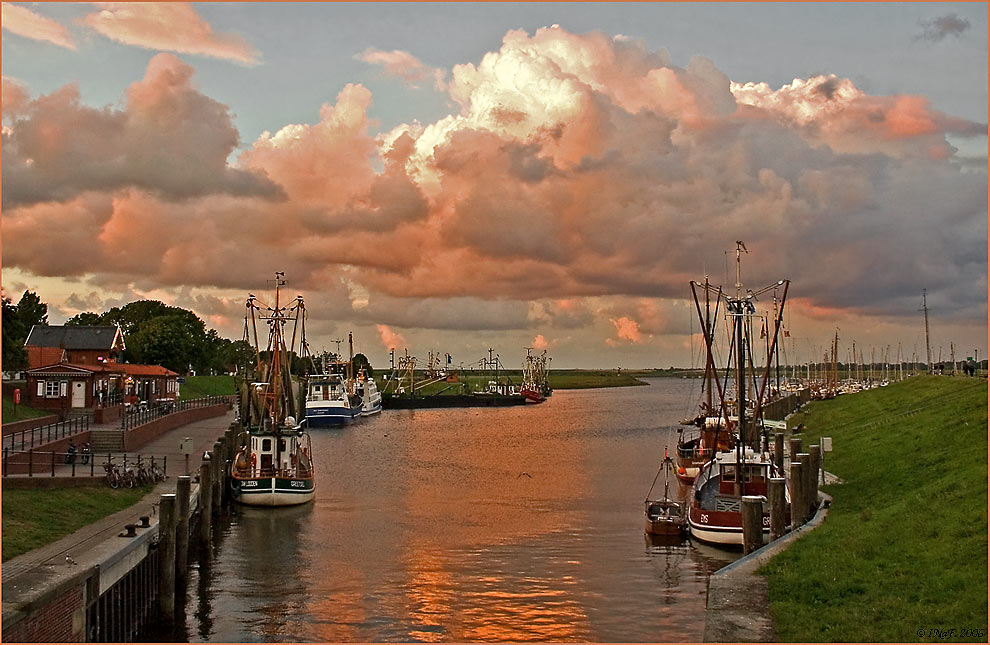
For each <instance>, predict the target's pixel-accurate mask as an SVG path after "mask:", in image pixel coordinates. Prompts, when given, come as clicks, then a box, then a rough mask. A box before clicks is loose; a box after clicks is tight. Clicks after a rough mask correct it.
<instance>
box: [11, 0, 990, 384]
mask: <svg viewBox="0 0 990 645" xmlns="http://www.w3.org/2000/svg"><path fill="white" fill-rule="evenodd" d="M2 8H3V15H2V20H0V22H2V43H0V45H2V72H3V88H2V127H3V133H2V145H3V153H4V154H3V161H2V170H3V174H2V211H3V212H2V226H0V232H2V242H3V245H2V253H3V255H2V267H3V273H2V284H3V291H4V294H5V295H8V296H10V297H12V298H13V299H14V300H15V301H16V300H17V299H18V298H19V297H20V294H21V293H22V292H23V291H24V290H25V289H30V290H33V291H36V292H37V293H38V295H39V296H40V297H41V298H42V300H43V301H45V302H47V303H48V305H49V321H50V322H51V323H53V324H59V323H61V322H63V321H64V320H65V319H67V318H69V317H71V316H73V315H75V314H78V313H80V312H83V311H93V312H97V313H100V312H102V311H105V310H107V309H109V308H110V307H112V306H119V305H122V304H126V303H127V302H131V301H133V300H137V299H142V298H153V299H158V300H161V301H163V302H166V303H168V304H171V305H176V306H180V307H185V308H187V309H191V310H193V311H195V312H196V313H197V314H198V315H200V316H201V317H202V318H203V319H204V320H205V321H206V322H207V325H208V326H210V327H213V328H215V329H217V331H219V332H220V333H221V335H224V336H226V337H228V338H234V339H237V338H240V337H241V333H242V329H243V326H244V321H243V315H244V301H245V299H246V297H247V294H248V293H249V292H250V293H254V294H256V295H258V296H259V297H261V298H262V299H263V300H265V301H268V302H270V301H271V300H272V296H271V294H272V290H271V279H272V278H273V276H274V272H275V271H283V272H285V275H286V280H287V283H288V285H287V289H289V291H290V295H291V296H294V295H295V294H297V293H298V294H301V295H303V296H304V298H305V300H306V304H307V309H308V312H309V318H308V320H307V332H308V334H309V341H310V345H311V346H312V347H313V348H314V349H316V350H320V349H330V350H335V349H336V344H335V343H334V340H336V339H341V338H346V337H347V333H348V332H353V334H354V340H355V349H356V351H361V352H363V353H365V354H366V355H367V356H368V357H369V359H370V360H371V363H372V365H373V366H376V367H378V366H385V365H387V364H388V352H389V349H390V348H393V347H394V348H396V353H397V354H398V355H401V354H403V353H404V352H405V351H408V353H409V354H410V355H413V356H416V357H418V359H419V360H420V361H425V360H426V358H427V355H428V353H429V352H439V353H449V354H451V356H452V358H453V363H454V364H455V365H463V366H465V367H467V366H470V365H472V364H476V363H477V362H478V361H480V360H481V359H482V358H486V357H487V355H488V349H489V348H493V349H494V350H495V352H497V353H498V354H499V357H500V360H501V362H502V364H503V365H504V366H505V367H507V368H510V369H511V368H518V367H520V366H521V364H522V361H523V357H524V356H525V354H526V349H525V348H527V347H530V348H535V350H536V351H537V352H541V351H543V350H546V351H547V353H548V355H549V356H551V357H552V358H553V362H552V364H551V367H553V368H570V367H624V368H649V367H668V366H679V367H686V366H699V365H701V357H700V356H701V355H700V347H701V344H700V342H699V333H698V332H699V329H700V326H699V322H698V320H697V314H696V312H695V310H694V305H693V301H691V290H690V287H689V281H691V280H698V281H702V280H704V278H705V276H706V275H708V276H709V279H710V280H711V281H712V282H713V283H715V284H722V285H725V286H726V287H727V288H731V287H732V284H733V283H734V268H733V263H734V262H735V257H734V249H736V242H737V241H742V242H744V244H745V247H746V249H747V253H745V254H743V255H742V259H741V267H742V268H741V271H742V281H743V283H744V284H745V286H746V287H748V288H751V289H753V290H756V289H758V288H760V287H763V286H765V285H768V284H772V283H775V282H777V281H778V280H783V279H786V280H790V285H789V288H788V294H787V302H786V306H785V314H784V324H785V327H786V329H787V332H788V338H787V339H786V340H785V341H784V343H783V349H784V356H783V359H784V361H785V362H801V363H803V362H806V361H808V360H811V359H815V358H820V357H821V356H823V354H824V352H825V351H826V350H827V348H828V347H829V345H830V343H831V340H832V338H833V335H834V334H835V333H838V335H839V338H840V352H839V358H840V360H846V359H847V358H849V357H851V350H852V343H853V342H855V343H856V353H857V354H862V355H863V357H864V359H865V360H867V361H869V360H870V358H871V354H872V355H873V356H874V357H875V358H876V360H878V361H879V360H882V357H883V356H884V354H885V353H886V355H887V356H888V357H889V359H890V360H891V361H894V360H896V359H897V357H898V354H899V355H900V357H901V358H903V359H905V360H912V359H913V358H914V357H915V356H917V357H918V358H919V360H922V361H924V360H925V357H926V351H927V350H926V341H925V321H924V315H923V313H922V311H921V309H922V304H923V301H922V298H923V296H922V294H923V293H924V294H925V298H926V301H927V307H928V309H929V329H930V338H931V341H930V342H931V347H932V359H933V360H940V359H941V360H948V359H949V352H950V344H951V345H952V346H954V347H955V352H956V357H957V359H960V360H961V359H962V358H965V357H966V356H971V355H973V354H974V353H975V352H977V351H978V352H979V356H980V357H981V358H984V357H986V347H987V342H986V341H987V297H986V295H987V241H988V237H987V5H986V4H985V3H903V4H902V3H820V4H819V3H725V4H723V3H576V4H572V3H490V4H489V3H394V4H392V3H192V4H187V3H160V4H159V3H9V2H8V3H3V5H2ZM782 295H783V294H782V291H778V292H777V296H778V297H780V296H782ZM773 306H774V304H773V292H768V293H767V295H766V296H765V297H763V298H762V299H761V300H760V302H759V307H760V310H761V311H763V312H766V311H770V310H772V309H773Z"/></svg>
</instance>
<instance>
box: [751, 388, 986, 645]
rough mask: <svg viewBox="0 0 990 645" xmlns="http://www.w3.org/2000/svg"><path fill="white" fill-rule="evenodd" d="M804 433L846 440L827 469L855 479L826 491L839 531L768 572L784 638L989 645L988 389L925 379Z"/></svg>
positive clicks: (826, 405)
mask: <svg viewBox="0 0 990 645" xmlns="http://www.w3.org/2000/svg"><path fill="white" fill-rule="evenodd" d="M798 423H804V424H805V425H806V426H807V431H806V432H805V440H804V445H805V447H807V446H808V445H810V444H813V443H819V437H820V436H823V435H824V436H831V437H832V439H833V452H831V453H827V454H826V457H825V468H826V469H827V470H828V471H829V472H833V473H835V474H836V475H838V476H839V477H841V478H842V479H843V480H844V483H843V484H838V485H833V486H829V487H827V488H826V489H825V490H826V491H827V492H828V493H829V494H830V495H832V496H833V498H834V502H833V504H832V507H831V510H830V511H829V515H828V517H827V519H826V521H825V523H824V524H823V525H822V526H821V527H819V528H818V529H816V530H815V531H813V532H811V533H810V534H809V535H807V536H805V537H803V538H801V539H800V540H798V541H797V542H795V543H794V544H793V545H792V546H791V547H790V548H789V549H787V551H785V552H784V553H782V554H781V555H779V556H777V557H775V558H774V559H773V560H772V561H771V562H770V563H768V564H767V565H766V566H764V567H763V569H761V573H762V574H764V575H766V576H767V577H768V581H769V587H770V603H771V611H772V614H773V617H774V620H775V622H776V624H777V636H778V638H779V639H780V640H781V641H782V642H802V641H804V642H870V641H873V642H876V641H881V642H912V641H914V642H919V641H920V642H926V641H928V642H930V641H936V640H948V641H983V642H986V640H987V591H988V589H987V382H986V381H985V380H983V379H972V378H969V379H967V378H949V377H935V376H916V377H913V378H911V379H908V380H906V381H902V382H900V383H895V384H892V385H890V386H888V387H886V388H879V389H876V390H872V391H869V392H863V393H860V394H855V395H844V396H840V397H838V398H836V399H834V400H832V401H823V402H815V403H812V404H810V405H809V406H807V407H806V408H805V410H804V412H802V413H799V414H797V415H795V416H794V417H792V419H791V420H790V422H789V423H788V425H789V426H795V425H797V424H798ZM932 630H941V631H940V633H935V632H933V631H932ZM950 630H954V631H950ZM964 630H977V631H975V632H969V633H967V632H966V631H964Z"/></svg>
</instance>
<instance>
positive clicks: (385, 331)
mask: <svg viewBox="0 0 990 645" xmlns="http://www.w3.org/2000/svg"><path fill="white" fill-rule="evenodd" d="M377 328H378V334H379V335H380V336H381V339H382V345H384V346H385V349H388V350H391V349H399V348H404V347H408V344H407V343H406V339H405V338H403V337H402V334H397V333H395V332H394V331H392V330H391V329H389V327H388V325H377Z"/></svg>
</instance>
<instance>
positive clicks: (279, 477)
mask: <svg viewBox="0 0 990 645" xmlns="http://www.w3.org/2000/svg"><path fill="white" fill-rule="evenodd" d="M283 275H284V274H282V273H281V272H279V273H276V274H275V276H276V277H275V304H274V306H272V307H266V306H265V305H263V304H261V305H260V306H259V303H258V302H257V299H256V298H255V297H254V296H253V295H251V296H250V297H249V298H248V301H247V315H246V317H245V335H246V334H247V329H248V317H250V324H251V328H252V329H254V331H255V333H254V339H255V349H256V350H257V351H256V355H257V356H258V364H257V366H256V368H255V376H256V377H258V376H260V377H261V378H260V379H258V380H257V382H255V383H252V384H250V385H247V384H245V385H244V387H243V389H242V392H241V395H242V396H241V406H240V407H241V409H240V412H241V422H242V423H243V425H244V431H243V433H242V434H241V435H240V439H241V447H240V448H239V449H238V451H237V453H236V454H235V455H234V460H233V463H232V464H231V468H230V482H231V492H232V494H233V497H234V500H235V501H237V502H239V503H241V504H247V505H249V506H295V505H298V504H305V503H306V502H310V501H312V500H313V498H314V496H315V494H316V474H315V471H314V468H313V459H312V455H313V448H312V444H311V442H310V438H309V434H308V433H307V432H306V431H305V429H304V427H303V424H298V423H296V417H295V401H294V397H293V395H292V379H291V376H290V373H289V364H290V355H291V350H292V348H288V347H286V344H285V336H284V327H285V325H286V323H287V322H289V321H293V322H294V323H295V324H296V325H298V324H299V323H300V322H301V321H302V320H304V318H305V306H304V305H303V300H302V297H301V296H299V297H297V298H296V300H295V303H294V304H293V305H291V306H280V304H279V287H280V286H282V285H284V284H285V281H284V280H283V279H282V278H283ZM262 310H264V311H266V312H270V313H269V315H268V316H266V317H265V318H264V319H265V320H267V322H268V325H269V327H270V333H269V344H268V347H267V349H266V350H265V352H264V354H262V352H261V351H260V348H259V347H258V345H257V337H258V335H257V325H256V322H255V321H256V319H257V317H258V313H259V312H260V311H262ZM292 337H293V338H295V337H296V333H295V329H293V334H292ZM301 338H302V337H301ZM301 342H303V344H304V343H305V341H304V339H302V341H301Z"/></svg>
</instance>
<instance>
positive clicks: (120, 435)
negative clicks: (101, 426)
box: [89, 430, 124, 455]
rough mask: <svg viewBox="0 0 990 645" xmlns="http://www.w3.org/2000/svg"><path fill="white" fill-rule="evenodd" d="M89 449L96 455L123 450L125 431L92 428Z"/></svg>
mask: <svg viewBox="0 0 990 645" xmlns="http://www.w3.org/2000/svg"><path fill="white" fill-rule="evenodd" d="M89 449H90V451H92V453H93V454H94V455H99V454H100V453H103V454H106V453H108V452H120V451H122V450H123V449H124V431H123V430H90V432H89Z"/></svg>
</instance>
